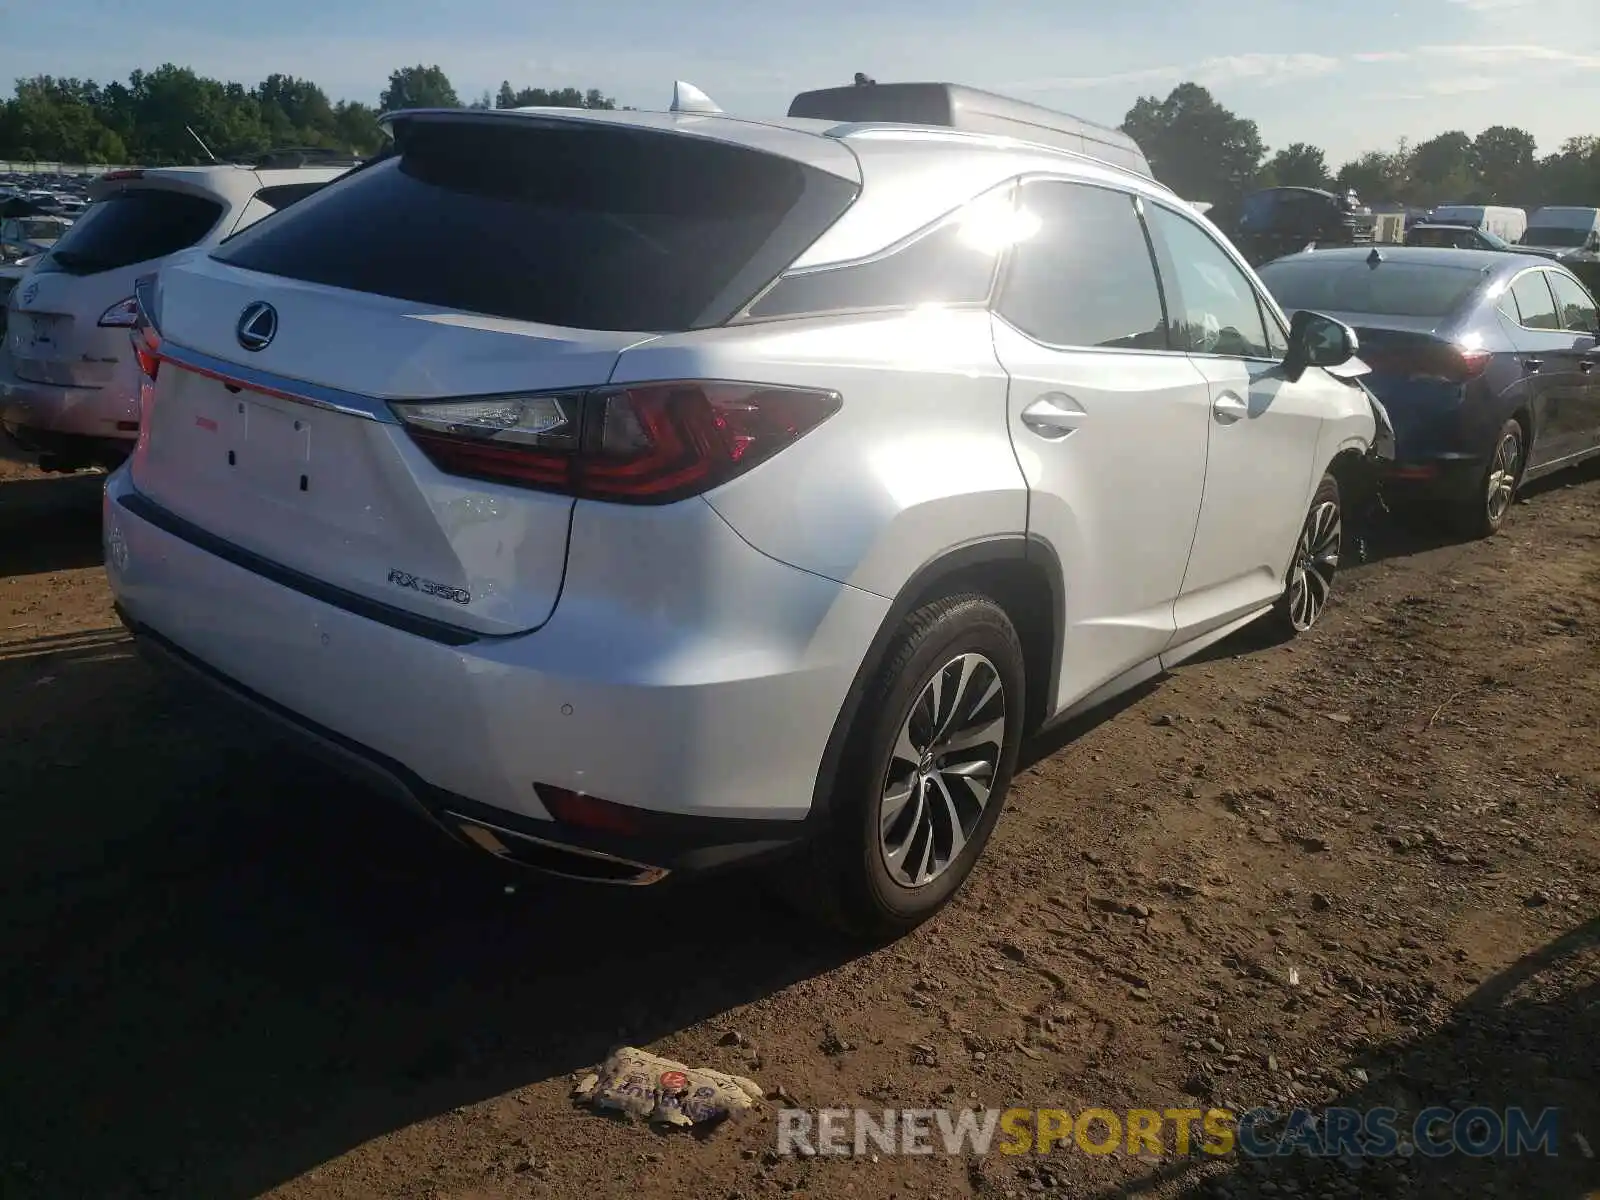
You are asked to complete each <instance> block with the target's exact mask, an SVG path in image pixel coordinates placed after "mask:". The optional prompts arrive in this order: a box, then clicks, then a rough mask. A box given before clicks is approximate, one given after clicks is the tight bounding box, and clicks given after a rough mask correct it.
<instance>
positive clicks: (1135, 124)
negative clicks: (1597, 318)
mask: <svg viewBox="0 0 1600 1200" xmlns="http://www.w3.org/2000/svg"><path fill="white" fill-rule="evenodd" d="M1122 128H1123V130H1124V131H1125V132H1126V133H1128V134H1129V135H1130V136H1132V137H1133V139H1134V140H1135V141H1137V142H1138V143H1139V145H1140V146H1141V147H1143V149H1144V152H1145V155H1146V156H1147V157H1148V158H1149V159H1150V166H1151V169H1152V170H1153V171H1154V172H1155V174H1156V177H1157V178H1158V179H1160V180H1161V181H1162V182H1163V183H1165V184H1167V185H1168V186H1169V187H1171V188H1172V189H1173V190H1174V191H1176V192H1177V193H1178V194H1179V195H1181V196H1183V197H1184V198H1185V199H1189V200H1208V201H1210V202H1211V203H1213V204H1216V205H1218V206H1219V207H1221V208H1224V209H1226V208H1227V207H1228V206H1230V205H1231V204H1232V203H1234V202H1236V201H1237V200H1238V199H1239V198H1240V197H1242V196H1243V195H1244V194H1245V193H1246V192H1249V191H1251V190H1253V189H1255V188H1261V187H1315V188H1334V189H1337V190H1339V191H1344V190H1346V189H1350V188H1353V189H1354V190H1355V192H1356V194H1357V195H1359V196H1360V197H1361V198H1362V199H1363V200H1365V201H1367V202H1369V203H1371V202H1378V201H1383V202H1393V203H1401V204H1407V205H1417V206H1432V205H1436V204H1447V203H1461V204H1509V205H1515V206H1516V207H1518V208H1528V209H1533V208H1537V207H1539V206H1540V205H1544V204H1576V205H1596V206H1600V137H1573V138H1569V139H1567V141H1565V142H1564V143H1562V145H1561V148H1560V149H1558V150H1556V151H1553V152H1552V153H1549V154H1545V155H1543V156H1542V157H1541V156H1540V154H1539V153H1538V145H1537V144H1536V142H1535V141H1534V138H1533V135H1532V134H1531V133H1529V132H1528V131H1527V130H1525V129H1517V128H1515V127H1514V126H1509V125H1494V126H1491V127H1490V128H1488V129H1485V130H1483V131H1481V132H1480V133H1478V134H1476V135H1471V134H1468V133H1466V132H1465V131H1464V130H1459V129H1456V130H1450V131H1449V132H1446V133H1441V134H1439V135H1438V136H1437V137H1432V138H1429V139H1428V140H1427V141H1425V142H1419V143H1417V144H1416V145H1414V146H1413V145H1411V144H1409V143H1407V142H1406V141H1404V140H1401V141H1400V143H1399V144H1398V145H1397V146H1396V147H1395V148H1394V149H1393V150H1387V151H1385V150H1373V151H1369V152H1368V153H1366V154H1362V155H1360V156H1359V157H1357V158H1354V159H1352V160H1351V161H1350V162H1347V163H1344V164H1343V165H1341V166H1339V167H1338V168H1337V169H1334V168H1332V167H1330V166H1329V164H1328V160H1327V156H1326V154H1325V153H1324V152H1323V151H1322V149H1321V148H1320V147H1318V146H1314V145H1311V144H1310V143H1307V142H1295V143H1293V144H1291V145H1289V146H1286V147H1284V148H1283V149H1281V150H1278V151H1276V152H1275V153H1270V154H1269V153H1268V150H1267V147H1266V145H1265V144H1264V143H1263V142H1262V140H1261V132H1260V130H1259V129H1258V128H1257V126H1256V123H1255V122H1254V121H1251V120H1248V119H1246V118H1244V117H1240V116H1238V115H1237V114H1235V113H1233V112H1230V111H1229V110H1228V109H1227V108H1225V107H1223V106H1222V105H1221V104H1218V103H1217V101H1216V99H1215V97H1213V96H1212V95H1211V93H1210V92H1208V91H1207V90H1206V89H1205V88H1203V87H1200V86H1199V85H1198V84H1194V83H1183V84H1179V85H1178V86H1177V87H1176V88H1174V89H1173V90H1172V92H1171V93H1170V94H1169V95H1168V96H1167V97H1166V98H1165V99H1160V98H1158V97H1155V96H1142V97H1140V98H1139V100H1138V101H1137V102H1136V103H1135V104H1134V106H1133V108H1131V109H1130V110H1129V111H1128V115H1127V118H1126V119H1125V120H1124V121H1123V125H1122Z"/></svg>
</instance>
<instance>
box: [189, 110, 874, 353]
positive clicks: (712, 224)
mask: <svg viewBox="0 0 1600 1200" xmlns="http://www.w3.org/2000/svg"><path fill="white" fill-rule="evenodd" d="M397 132H398V134H399V149H400V155H399V157H398V158H390V159H388V160H386V161H383V162H377V163H374V164H372V165H370V166H367V167H365V168H362V169H360V170H358V171H356V172H355V173H353V174H351V175H350V176H347V177H345V178H344V179H342V180H340V181H338V182H336V183H334V184H331V185H330V186H328V187H327V188H325V189H324V190H322V191H321V192H319V193H317V194H316V195H315V196H312V197H310V198H309V199H307V200H304V201H302V202H301V203H299V204H297V205H295V206H294V207H293V208H291V209H289V210H288V211H286V212H285V213H283V214H282V215H281V216H280V217H277V218H275V219H273V220H271V221H264V222H262V223H261V224H260V225H259V226H255V227H253V228H251V229H248V230H246V231H245V232H244V233H242V234H240V235H239V236H237V237H235V238H232V239H230V240H229V241H228V242H227V243H226V244H225V245H224V246H222V247H220V248H219V249H218V250H217V251H215V253H214V257H215V258H216V259H217V260H218V261H221V262H226V263H232V264H234V265H235V266H239V267H245V268H248V269H250V270H253V271H263V272H266V273H269V274H272V275H279V276H285V277H287V278H291V279H299V280H305V281H308V282H311V283H320V284H325V285H328V286H330V287H337V288H346V289H350V290H352V291H359V292H367V293H372V294H375V295H380V296H391V297H394V298H396V299H399V300H409V301H414V302H416V303H418V304H426V305H430V306H437V307H441V308H452V309H461V310H464V311H467V312H478V313H485V314H488V315H492V316H499V317H509V318H512V319H514V320H520V321H531V322H537V323H539V324H546V325H558V326H565V327H568V328H576V329H611V330H639V331H654V332H666V331H680V330H686V329H693V328H698V327H702V326H705V325H711V324H718V323H720V322H722V321H724V320H726V319H727V318H728V317H730V316H732V315H733V313H734V312H736V311H737V310H738V309H740V308H741V307H743V305H744V304H746V303H748V301H749V300H750V298H751V297H752V296H754V295H755V294H756V293H757V292H758V291H759V290H760V289H761V288H762V287H763V286H765V285H766V284H767V283H768V282H770V281H771V280H772V279H773V278H774V277H776V276H777V274H778V273H779V272H780V271H782V270H783V269H784V268H785V267H787V266H788V265H789V263H790V262H792V261H793V260H794V259H795V258H797V257H798V256H799V254H800V252H801V251H802V250H804V249H805V248H806V246H808V245H810V243H811V242H813V241H815V240H816V238H817V237H818V236H819V235H820V234H821V233H822V231H823V230H824V229H826V228H827V226H828V225H830V224H832V223H833V221H834V220H836V219H837V218H838V216H839V215H840V214H841V213H842V212H843V211H844V210H845V208H847V207H848V206H849V204H850V203H851V201H852V200H853V199H854V197H855V188H854V186H853V185H852V184H850V183H847V182H846V181H844V180H842V179H839V178H837V177H835V176H832V175H828V174H825V173H823V172H819V171H816V170H814V169H812V168H809V167H807V166H805V165H804V164H801V163H798V162H794V161H792V160H790V159H786V158H780V157H778V156H776V155H771V154H766V153H761V152H758V151H754V150H748V149H745V148H743V147H738V146H732V145H728V144H726V143H720V142H714V141H711V140H710V139H703V138H698V137H687V136H684V135H681V134H665V133H659V132H655V131H649V130H637V129H630V128H621V127H615V126H607V127H596V126H593V125H588V124H583V125H577V124H569V125H543V124H538V123H535V122H533V121H521V120H518V121H517V122H516V123H515V124H512V123H511V122H510V121H506V120H477V121H450V122H427V121H422V122H416V123H414V124H411V125H408V126H402V127H401V128H400V129H399V130H398V131H397Z"/></svg>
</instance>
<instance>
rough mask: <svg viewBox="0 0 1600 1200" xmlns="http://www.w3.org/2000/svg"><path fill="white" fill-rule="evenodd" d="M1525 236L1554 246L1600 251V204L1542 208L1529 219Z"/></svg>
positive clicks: (1530, 241)
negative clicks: (1599, 206) (1592, 206)
mask: <svg viewBox="0 0 1600 1200" xmlns="http://www.w3.org/2000/svg"><path fill="white" fill-rule="evenodd" d="M1522 240H1523V242H1524V244H1526V245H1529V246H1546V247H1548V248H1550V249H1551V250H1590V251H1600V208H1564V207H1560V206H1551V207H1549V208H1541V209H1540V210H1539V211H1538V212H1536V213H1534V214H1533V217H1532V218H1531V219H1530V220H1529V221H1528V231H1527V233H1525V234H1523V237H1522Z"/></svg>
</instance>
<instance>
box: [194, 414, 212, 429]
mask: <svg viewBox="0 0 1600 1200" xmlns="http://www.w3.org/2000/svg"><path fill="white" fill-rule="evenodd" d="M194 423H195V424H196V425H198V426H200V428H201V429H205V430H209V431H210V432H211V433H215V432H216V431H217V423H216V422H215V421H213V420H212V419H211V418H210V417H196V418H195V419H194Z"/></svg>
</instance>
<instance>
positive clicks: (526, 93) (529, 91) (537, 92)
mask: <svg viewBox="0 0 1600 1200" xmlns="http://www.w3.org/2000/svg"><path fill="white" fill-rule="evenodd" d="M494 106H495V107H496V108H605V109H613V108H616V106H617V102H616V101H615V100H613V99H611V97H609V96H607V95H605V94H604V93H603V92H601V91H600V89H599V88H590V89H589V90H588V91H587V92H581V91H579V90H578V89H577V88H575V87H565V88H559V89H557V90H555V91H549V90H547V89H545V88H522V89H521V90H520V91H517V90H513V89H512V87H511V84H510V83H509V82H504V83H501V85H500V91H499V92H498V93H497V94H496V96H495V101H494Z"/></svg>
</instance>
